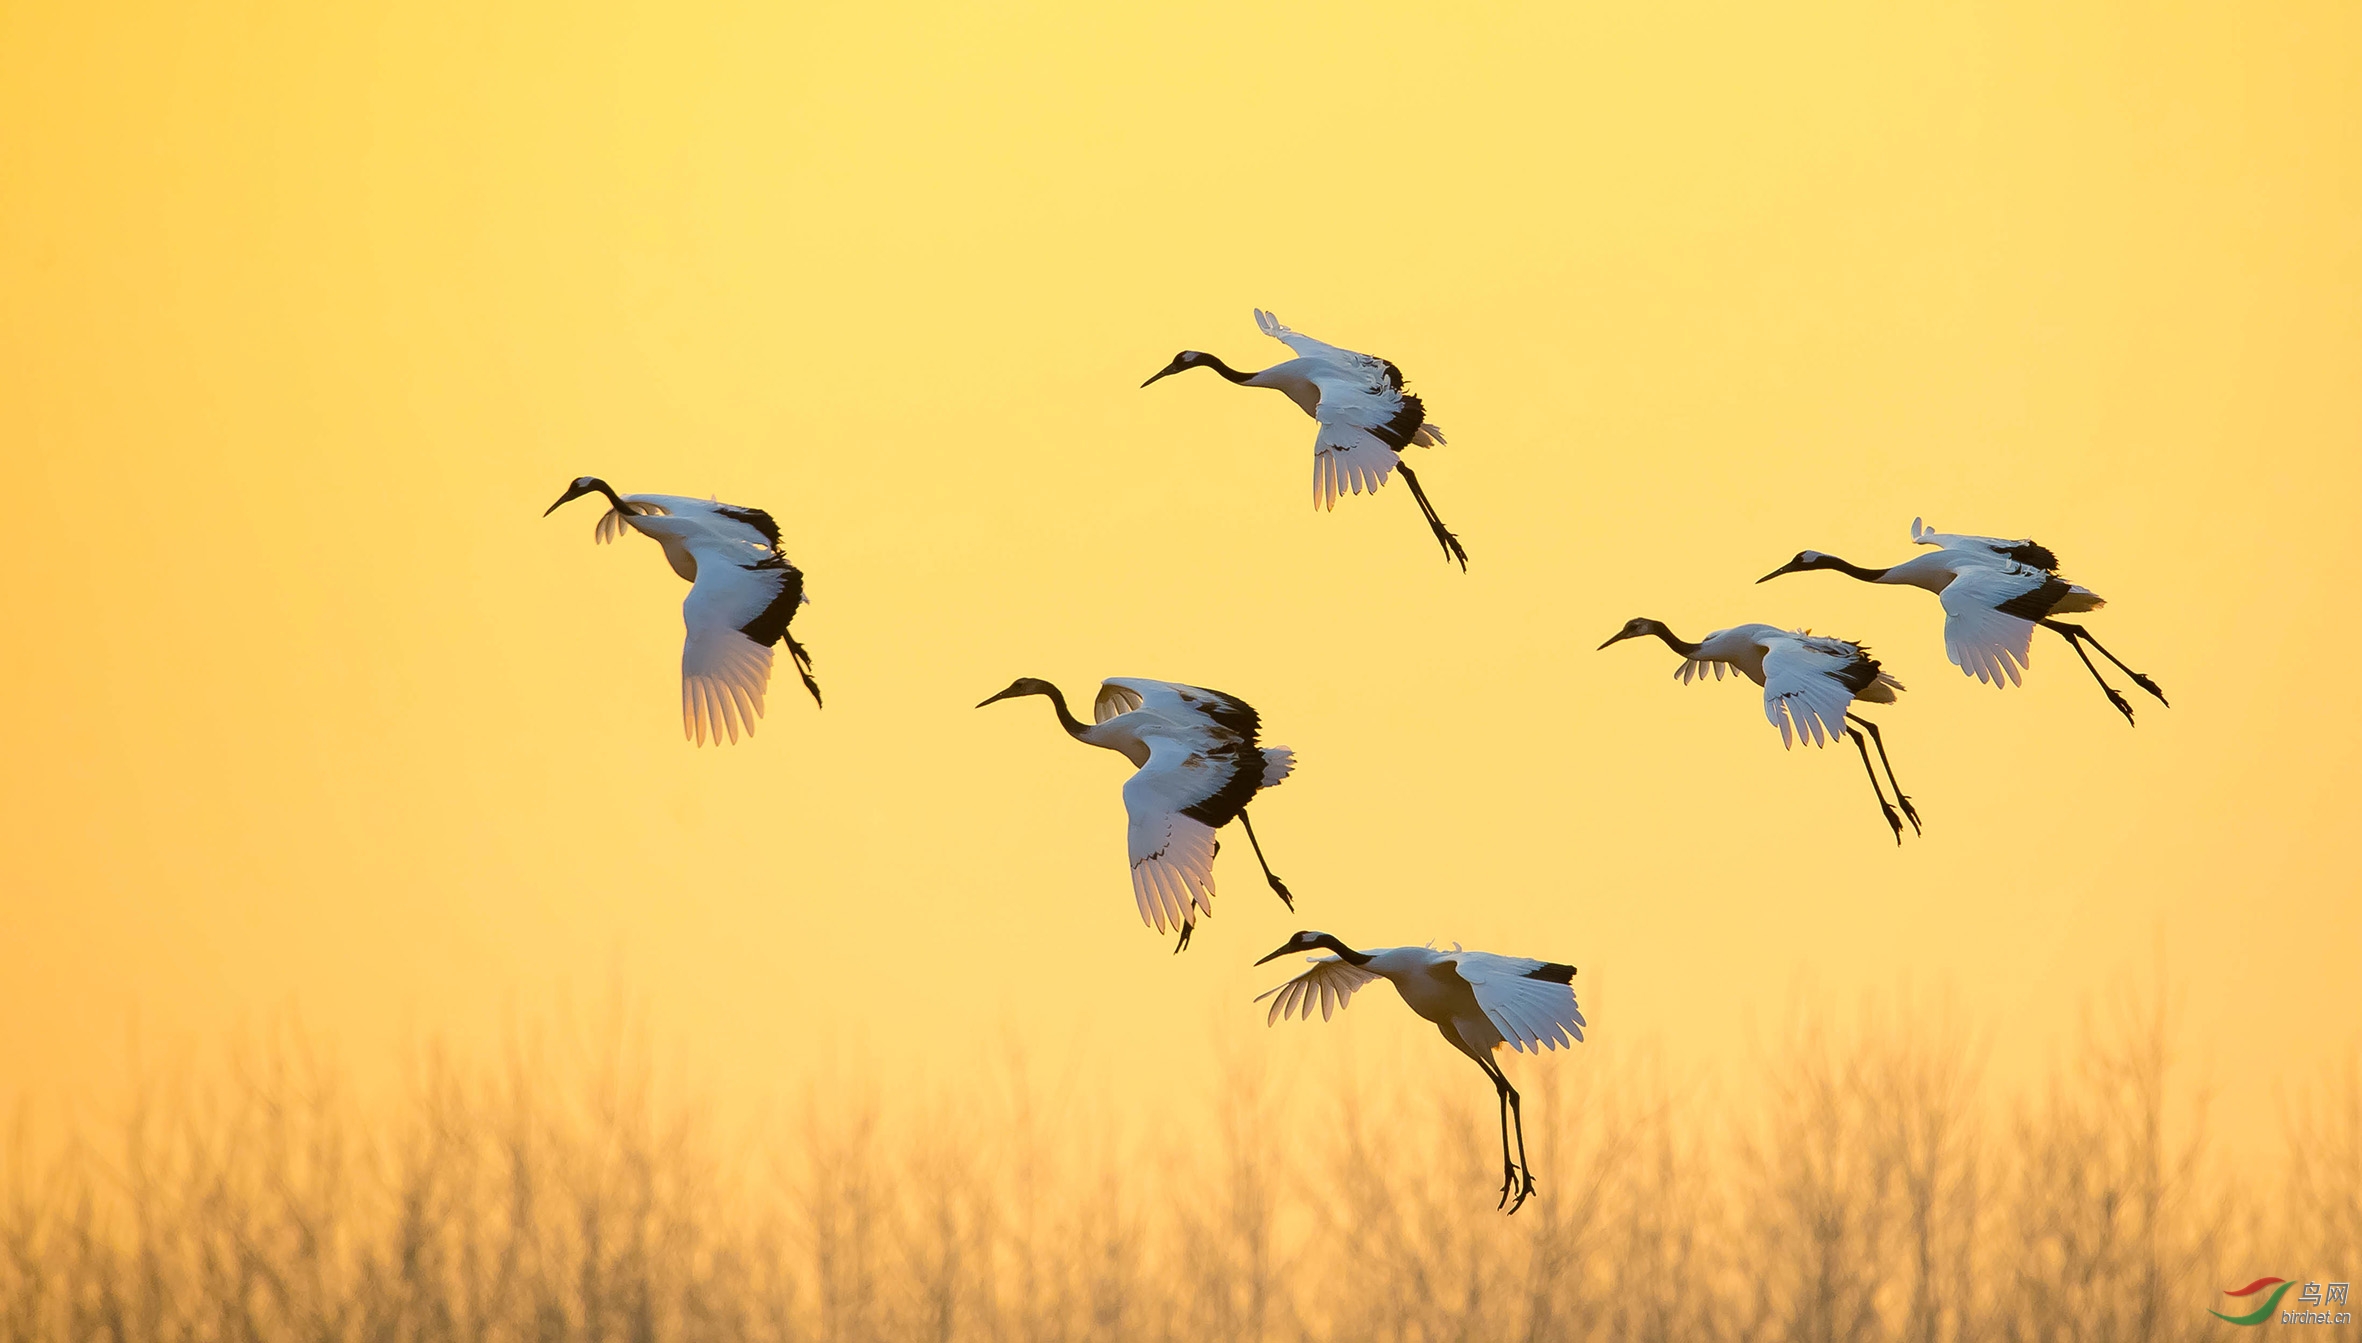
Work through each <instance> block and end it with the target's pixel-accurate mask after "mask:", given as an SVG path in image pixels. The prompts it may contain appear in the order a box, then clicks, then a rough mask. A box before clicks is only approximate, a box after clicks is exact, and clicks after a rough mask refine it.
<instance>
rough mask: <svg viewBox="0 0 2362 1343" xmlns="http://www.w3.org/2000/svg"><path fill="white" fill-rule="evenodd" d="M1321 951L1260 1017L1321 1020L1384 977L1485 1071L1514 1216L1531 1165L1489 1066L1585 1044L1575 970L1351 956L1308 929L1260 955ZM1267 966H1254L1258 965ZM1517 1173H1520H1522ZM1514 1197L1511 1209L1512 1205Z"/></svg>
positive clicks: (1482, 957)
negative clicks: (1500, 1057)
mask: <svg viewBox="0 0 2362 1343" xmlns="http://www.w3.org/2000/svg"><path fill="white" fill-rule="evenodd" d="M1318 948H1326V949H1327V950H1329V951H1332V952H1335V953H1336V954H1335V955H1333V956H1316V957H1312V958H1310V959H1311V964H1310V965H1309V966H1308V967H1307V968H1306V969H1304V970H1303V971H1302V972H1300V973H1299V974H1297V976H1296V977H1295V978H1293V979H1291V980H1288V981H1287V982H1286V983H1284V984H1281V985H1280V986H1279V987H1277V988H1275V989H1272V990H1271V991H1269V992H1268V993H1264V994H1262V995H1260V996H1259V997H1257V998H1256V1000H1255V1001H1257V1002H1261V1001H1262V1000H1263V999H1264V998H1270V999H1273V1000H1274V1001H1273V1002H1272V1004H1271V1011H1270V1012H1269V1014H1267V1015H1266V1016H1265V1017H1264V1020H1265V1021H1266V1022H1267V1023H1269V1024H1271V1025H1278V1024H1279V1020H1280V1018H1281V1017H1293V1016H1299V1015H1300V1016H1302V1017H1303V1018H1304V1019H1305V1020H1307V1021H1310V1020H1311V1019H1312V1006H1313V1004H1314V1003H1316V1002H1317V1003H1319V1004H1320V1015H1321V1020H1323V1021H1326V1020H1328V1019H1329V1017H1330V1016H1331V1015H1333V1014H1334V1013H1335V1012H1336V1010H1337V1009H1338V1008H1340V1007H1343V1006H1344V1005H1345V1004H1346V1003H1348V1002H1349V1001H1351V1000H1352V998H1353V995H1354V992H1355V991H1356V990H1358V989H1360V988H1361V987H1362V986H1363V985H1365V984H1369V983H1371V982H1373V981H1375V980H1380V979H1383V980H1385V981H1387V982H1388V983H1390V984H1392V985H1394V989H1395V992H1397V993H1399V994H1401V995H1402V1000H1403V1003H1404V1005H1406V1006H1408V1007H1409V1008H1410V1009H1411V1010H1412V1011H1413V1012H1416V1013H1418V1014H1419V1015H1420V1016H1421V1017H1423V1018H1425V1019H1426V1020H1428V1021H1430V1022H1433V1023H1434V1025H1435V1029H1436V1030H1437V1031H1438V1032H1440V1033H1441V1034H1442V1035H1443V1038H1444V1039H1445V1040H1447V1041H1450V1042H1451V1046H1452V1048H1454V1049H1457V1050H1459V1051H1460V1052H1461V1053H1463V1054H1466V1055H1467V1056H1468V1057H1469V1058H1470V1059H1471V1060H1473V1061H1474V1062H1475V1064H1476V1066H1477V1067H1479V1068H1481V1069H1483V1070H1484V1075H1485V1077H1486V1079H1487V1080H1489V1081H1491V1082H1492V1084H1493V1091H1494V1093H1495V1094H1496V1095H1497V1096H1498V1097H1499V1098H1500V1102H1501V1202H1500V1204H1499V1205H1498V1206H1502V1207H1507V1208H1508V1209H1509V1211H1510V1212H1512V1213H1514V1212H1516V1211H1517V1209H1518V1208H1519V1207H1522V1206H1524V1204H1525V1200H1526V1198H1527V1196H1528V1195H1530V1194H1532V1193H1533V1192H1534V1174H1533V1168H1532V1166H1530V1165H1528V1164H1527V1161H1526V1155H1525V1110H1524V1104H1523V1102H1522V1101H1521V1100H1520V1099H1519V1097H1518V1094H1517V1088H1516V1087H1515V1086H1514V1085H1512V1084H1511V1083H1510V1081H1509V1074H1507V1073H1505V1072H1503V1071H1501V1065H1500V1064H1498V1063H1496V1062H1494V1061H1493V1051H1494V1050H1496V1049H1499V1048H1500V1047H1501V1046H1502V1045H1508V1046H1509V1047H1510V1048H1512V1049H1515V1050H1518V1051H1520V1052H1522V1053H1535V1054H1538V1053H1540V1052H1541V1051H1543V1050H1545V1049H1557V1048H1560V1047H1562V1046H1564V1047H1567V1048H1572V1047H1574V1045H1575V1044H1576V1043H1577V1042H1579V1041H1581V1040H1582V1038H1583V1028H1584V1027H1585V1026H1587V1025H1589V1024H1590V1023H1588V1022H1586V1021H1585V1020H1584V1019H1583V1009H1582V1008H1581V1007H1579V1006H1577V1005H1576V1003H1575V990H1574V978H1575V967H1573V966H1571V965H1561V964H1559V963H1557V962H1554V961H1537V960H1531V959H1528V958H1526V957H1523V956H1497V955H1495V954H1493V953H1492V952H1489V951H1463V950H1461V949H1460V948H1459V947H1456V946H1455V947H1453V948H1452V949H1451V950H1450V951H1440V950H1438V949H1436V948H1435V947H1433V946H1425V947H1380V948H1378V949H1376V950H1374V951H1366V952H1364V951H1355V950H1354V949H1352V948H1351V947H1348V946H1346V945H1345V944H1344V943H1342V942H1340V941H1338V940H1337V939H1336V938H1334V937H1332V936H1330V935H1329V934H1327V933H1322V932H1315V931H1312V930H1310V929H1306V930H1305V931H1303V932H1300V933H1297V934H1296V935H1295V936H1294V937H1291V938H1289V939H1288V940H1287V942H1286V943H1284V944H1282V945H1281V947H1280V949H1279V950H1277V951H1274V952H1272V953H1271V954H1270V955H1269V956H1265V957H1264V958H1263V961H1270V960H1276V959H1278V958H1279V957H1281V956H1285V955H1287V954H1288V953H1289V952H1291V951H1311V950H1315V949H1318ZM1263 961H1257V962H1256V964H1258V965H1260V964H1262V963H1263ZM1512 1120H1514V1122H1515V1124H1516V1131H1517V1150H1516V1153H1515V1155H1512V1154H1511V1152H1510V1147H1509V1133H1510V1125H1511V1122H1512ZM1521 1172H1522V1175H1521ZM1512 1195H1514V1196H1515V1197H1516V1199H1517V1203H1516V1204H1514V1205H1512V1204H1510V1202H1509V1199H1510V1198H1511V1196H1512Z"/></svg>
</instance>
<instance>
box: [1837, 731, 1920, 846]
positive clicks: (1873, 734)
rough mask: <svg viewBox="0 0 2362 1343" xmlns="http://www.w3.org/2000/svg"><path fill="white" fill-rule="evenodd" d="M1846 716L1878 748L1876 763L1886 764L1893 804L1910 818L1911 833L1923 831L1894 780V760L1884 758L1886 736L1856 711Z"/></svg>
mask: <svg viewBox="0 0 2362 1343" xmlns="http://www.w3.org/2000/svg"><path fill="white" fill-rule="evenodd" d="M1846 717H1848V718H1850V719H1852V720H1853V721H1855V722H1857V723H1860V724H1861V725H1862V730H1863V731H1864V732H1867V733H1869V734H1870V742H1871V744H1872V745H1874V746H1876V747H1877V748H1878V763H1879V764H1881V765H1884V766H1886V781H1887V782H1888V783H1891V784H1894V789H1895V805H1896V806H1898V807H1901V808H1902V809H1903V815H1905V816H1908V817H1910V818H1911V833H1912V834H1914V835H1917V834H1923V833H1925V832H1924V831H1922V830H1920V828H1919V813H1918V812H1916V811H1913V810H1912V809H1911V799H1909V798H1907V797H1905V796H1903V785H1902V784H1900V783H1897V782H1896V780H1895V766H1894V762H1893V761H1891V760H1889V759H1887V758H1886V738H1884V737H1882V736H1879V735H1878V725H1877V724H1876V723H1873V722H1871V721H1870V720H1869V719H1867V718H1864V717H1862V716H1861V715H1860V714H1857V713H1849V714H1847V715H1846ZM1897 838H1900V836H1897Z"/></svg>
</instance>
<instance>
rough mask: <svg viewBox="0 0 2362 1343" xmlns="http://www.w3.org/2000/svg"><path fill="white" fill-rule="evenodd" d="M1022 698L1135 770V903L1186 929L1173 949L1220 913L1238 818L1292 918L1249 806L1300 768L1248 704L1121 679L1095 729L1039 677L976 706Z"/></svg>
mask: <svg viewBox="0 0 2362 1343" xmlns="http://www.w3.org/2000/svg"><path fill="white" fill-rule="evenodd" d="M1021 695H1040V696H1043V697H1044V698H1046V699H1048V700H1049V701H1050V707H1051V708H1053V709H1055V710H1056V711H1057V714H1058V726H1060V727H1062V728H1064V729H1066V735H1068V736H1070V737H1072V738H1074V739H1075V740H1076V741H1079V742H1083V743H1085V744H1086V745H1090V746H1102V747H1105V748H1107V749H1108V750H1110V751H1115V752H1117V753H1119V754H1121V755H1122V756H1123V757H1124V758H1125V759H1127V760H1129V761H1131V762H1132V764H1133V766H1134V767H1135V771H1136V772H1135V773H1134V774H1133V775H1132V777H1131V778H1129V779H1127V780H1125V781H1124V810H1125V811H1126V812H1127V813H1129V815H1130V817H1131V825H1130V828H1129V845H1130V850H1131V859H1132V898H1133V899H1134V901H1136V902H1137V903H1138V904H1139V906H1140V918H1141V920H1142V921H1143V922H1145V923H1149V924H1152V925H1154V926H1155V928H1156V930H1157V931H1158V932H1160V933H1162V932H1167V931H1170V930H1171V929H1172V928H1173V927H1175V926H1178V927H1179V928H1180V930H1181V936H1180V939H1179V940H1178V941H1177V942H1175V943H1174V945H1173V950H1174V951H1175V952H1180V951H1182V950H1184V949H1186V948H1187V947H1188V946H1189V937H1190V934H1191V933H1193V932H1195V931H1196V930H1197V920H1198V916H1199V915H1200V914H1207V915H1210V914H1212V913H1213V912H1214V854H1215V852H1216V851H1217V850H1218V849H1219V848H1220V847H1221V845H1220V844H1218V843H1217V842H1216V841H1215V839H1214V832H1215V831H1216V830H1219V829H1221V828H1222V827H1223V826H1225V825H1228V824H1229V823H1230V822H1231V820H1232V819H1233V818H1236V819H1237V821H1238V823H1239V824H1240V825H1241V826H1243V827H1245V829H1246V832H1247V843H1248V845H1249V846H1251V847H1252V848H1253V849H1254V850H1255V861H1256V862H1257V863H1259V864H1261V865H1262V867H1263V879H1264V880H1265V881H1268V882H1270V883H1271V889H1272V891H1273V892H1274V893H1275V894H1277V895H1278V896H1279V898H1280V902H1281V903H1282V904H1285V905H1286V906H1287V907H1288V908H1289V909H1294V908H1295V907H1296V898H1295V897H1294V896H1293V895H1291V894H1289V892H1288V887H1287V883H1285V882H1283V881H1281V880H1280V879H1279V878H1278V877H1276V876H1274V875H1272V871H1271V864H1270V863H1268V862H1265V861H1264V858H1263V845H1262V843H1261V841H1259V840H1257V839H1256V838H1255V823H1254V822H1252V821H1250V820H1248V819H1247V803H1248V802H1250V801H1252V800H1253V799H1254V796H1255V794H1257V793H1259V792H1261V791H1262V790H1264V789H1266V788H1271V787H1275V786H1277V785H1278V783H1279V781H1280V780H1282V779H1285V778H1286V777H1288V771H1289V770H1291V769H1293V768H1294V767H1295V762H1296V753H1295V752H1293V751H1291V750H1289V749H1288V748H1287V747H1285V746H1263V745H1260V744H1258V743H1257V741H1256V734H1257V732H1259V731H1260V730H1261V726H1262V724H1261V720H1260V719H1259V718H1258V717H1257V716H1256V714H1255V711H1254V710H1253V709H1251V708H1249V707H1248V706H1247V704H1246V702H1245V701H1243V700H1241V699H1239V698H1237V697H1236V696H1233V695H1225V694H1223V693H1221V692H1220V691H1218V690H1207V689H1204V688H1202V687H1199V686H1193V685H1181V684H1179V683H1177V682H1173V681H1149V680H1143V679H1140V678H1138V677H1130V676H1111V677H1109V678H1107V680H1105V681H1103V682H1101V683H1100V686H1099V695H1098V698H1097V699H1096V700H1095V701H1094V703H1093V705H1092V718H1093V719H1094V720H1095V721H1093V722H1090V723H1084V722H1080V721H1078V720H1077V719H1076V718H1075V716H1074V714H1073V713H1072V712H1070V711H1069V710H1068V709H1067V707H1066V696H1065V694H1064V693H1063V692H1062V691H1060V690H1059V689H1058V687H1057V686H1055V685H1053V684H1051V683H1050V682H1048V681H1044V680H1039V679H1037V678H1035V677H1031V676H1022V677H1019V678H1018V679H1016V680H1015V681H1012V682H1010V683H1009V688H1008V689H1006V690H1003V691H1001V692H1000V693H999V694H997V695H994V696H992V697H991V698H990V699H987V700H985V701H984V702H983V703H981V704H978V705H977V706H976V707H977V708H979V709H981V708H983V707H984V705H986V704H991V703H993V702H995V701H997V700H1004V699H1013V698H1016V697H1018V696H1021Z"/></svg>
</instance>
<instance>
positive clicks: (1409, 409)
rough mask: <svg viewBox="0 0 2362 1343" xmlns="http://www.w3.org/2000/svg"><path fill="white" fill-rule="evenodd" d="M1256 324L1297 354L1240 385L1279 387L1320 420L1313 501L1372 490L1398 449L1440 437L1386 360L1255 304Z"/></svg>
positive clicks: (1330, 503) (1331, 503) (1324, 503)
mask: <svg viewBox="0 0 2362 1343" xmlns="http://www.w3.org/2000/svg"><path fill="white" fill-rule="evenodd" d="M1255 324H1256V326H1258V327H1260V328H1261V329H1262V331H1263V334H1265V335H1267V336H1269V337H1271V338H1272V339H1274V340H1276V341H1279V342H1280V343H1281V344H1283V345H1286V346H1287V347H1288V348H1289V349H1291V350H1294V351H1295V352H1296V357H1295V358H1294V359H1290V360H1288V361H1287V362H1286V363H1282V364H1274V365H1272V366H1271V367H1270V368H1267V369H1264V370H1263V371H1262V372H1260V373H1256V374H1253V375H1252V376H1250V377H1248V378H1247V380H1246V382H1245V383H1244V384H1243V385H1245V386H1248V387H1269V388H1273V389H1275V390H1277V391H1280V392H1284V393H1286V395H1287V398H1288V399H1289V400H1290V401H1293V402H1295V403H1296V405H1297V406H1298V408H1300V409H1301V410H1303V412H1304V413H1305V414H1307V415H1309V416H1311V417H1312V418H1313V419H1315V420H1317V421H1319V422H1320V431H1319V433H1318V434H1317V435H1315V436H1314V439H1313V445H1312V502H1313V504H1314V506H1316V507H1319V508H1324V509H1333V508H1335V507H1336V506H1337V498H1338V496H1339V495H1342V494H1346V493H1353V494H1361V493H1363V492H1364V491H1365V490H1366V491H1368V492H1369V493H1373V494H1374V493H1376V492H1377V490H1378V487H1379V486H1381V485H1384V484H1385V483H1386V480H1387V478H1388V477H1389V476H1391V475H1392V474H1393V472H1394V468H1395V467H1397V466H1399V465H1401V464H1402V453H1401V451H1400V449H1401V448H1403V447H1406V446H1408V445H1409V444H1412V443H1416V444H1418V445H1419V446H1421V447H1434V446H1436V445H1438V444H1441V443H1442V442H1443V441H1444V436H1443V430H1442V429H1441V428H1439V427H1437V426H1436V425H1433V424H1429V423H1427V422H1426V419H1425V411H1424V409H1423V407H1421V406H1420V404H1419V402H1418V400H1417V398H1415V397H1414V398H1408V399H1406V398H1405V396H1404V393H1403V390H1402V372H1401V370H1399V369H1397V368H1395V366H1394V365H1393V364H1392V363H1390V362H1388V361H1387V360H1384V359H1380V358H1378V357H1377V356H1376V355H1370V354H1362V353H1360V352H1359V351H1356V350H1348V349H1345V348H1343V347H1342V346H1337V345H1331V344H1329V343H1328V342H1327V341H1322V340H1314V339H1313V338H1312V337H1310V336H1307V335H1303V334H1301V333H1299V332H1296V331H1293V330H1290V329H1289V328H1288V327H1286V326H1283V325H1281V323H1280V320H1279V319H1278V318H1277V317H1274V316H1272V315H1271V314H1270V313H1268V312H1265V311H1263V310H1262V309H1261V308H1257V309H1256V310H1255Z"/></svg>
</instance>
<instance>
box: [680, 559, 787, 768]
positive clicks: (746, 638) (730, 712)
mask: <svg viewBox="0 0 2362 1343" xmlns="http://www.w3.org/2000/svg"><path fill="white" fill-rule="evenodd" d="M692 553H693V554H694V555H695V556H696V558H697V561H698V563H697V581H696V582H695V583H693V584H692V585H691V586H690V588H689V595H688V596H687V597H686V598H684V599H683V600H682V602H681V621H682V623H683V624H685V625H687V626H688V629H689V637H688V641H687V642H686V643H685V644H684V645H683V646H682V648H681V727H682V730H683V732H684V733H686V734H687V736H688V737H689V739H690V740H691V741H694V742H696V743H697V744H698V745H700V746H702V745H704V744H705V743H706V741H707V740H709V739H710V740H712V741H713V742H714V743H715V744H717V745H719V744H720V743H721V740H722V737H723V736H724V735H725V734H727V735H728V736H729V738H730V740H731V741H732V742H736V741H737V740H738V736H739V733H740V732H742V731H743V732H744V733H746V735H748V736H752V735H754V730H755V720H756V719H758V718H761V717H762V716H763V694H764V691H765V690H766V689H767V688H768V687H769V685H770V683H771V645H772V644H774V643H776V642H778V640H779V638H780V637H781V636H782V635H783V634H784V633H785V632H786V629H787V622H788V619H789V617H791V616H792V615H793V614H794V613H795V608H796V606H797V605H798V604H799V603H800V602H802V600H803V593H804V584H803V577H804V576H803V574H802V573H801V572H799V571H798V570H797V569H796V568H795V567H794V566H792V565H790V564H788V563H786V562H785V561H783V560H780V559H778V558H777V557H776V556H772V555H769V554H768V552H760V551H757V550H755V549H754V548H752V547H748V546H745V545H743V544H740V543H738V542H726V541H714V542H709V543H702V544H699V545H696V546H693V547H692ZM758 554H759V555H761V556H762V558H760V559H753V558H752V557H754V556H756V555H758ZM750 559H751V561H752V562H750Z"/></svg>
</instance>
